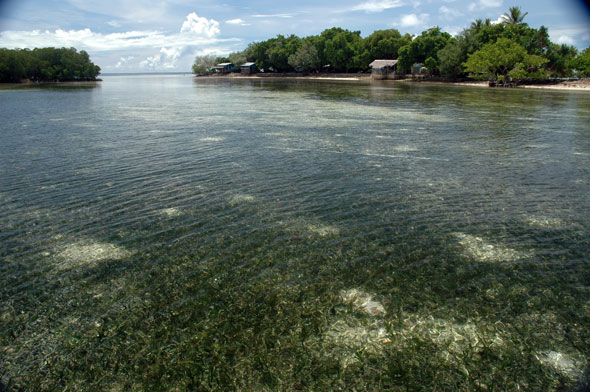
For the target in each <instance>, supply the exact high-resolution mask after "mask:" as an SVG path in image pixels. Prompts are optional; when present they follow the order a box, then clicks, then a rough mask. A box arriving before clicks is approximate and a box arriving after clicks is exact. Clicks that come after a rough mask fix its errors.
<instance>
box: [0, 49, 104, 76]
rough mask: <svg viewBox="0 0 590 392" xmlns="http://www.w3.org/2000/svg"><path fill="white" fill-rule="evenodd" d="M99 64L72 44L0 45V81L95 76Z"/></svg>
mask: <svg viewBox="0 0 590 392" xmlns="http://www.w3.org/2000/svg"><path fill="white" fill-rule="evenodd" d="M99 74H100V67H98V66H96V65H94V64H93V63H92V62H91V61H90V56H89V55H88V53H87V52H86V51H84V50H82V51H80V52H78V51H77V50H76V49H75V48H69V49H68V48H61V49H56V48H35V49H33V50H29V49H12V50H11V49H0V81H2V82H18V81H21V80H23V79H30V80H33V81H65V80H95V79H96V77H97V76H98V75H99Z"/></svg>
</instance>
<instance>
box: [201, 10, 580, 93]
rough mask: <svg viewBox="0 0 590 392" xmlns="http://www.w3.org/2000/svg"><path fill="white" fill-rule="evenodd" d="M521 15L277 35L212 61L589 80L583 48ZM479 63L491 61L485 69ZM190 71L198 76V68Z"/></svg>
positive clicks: (278, 68)
mask: <svg viewBox="0 0 590 392" xmlns="http://www.w3.org/2000/svg"><path fill="white" fill-rule="evenodd" d="M527 14H528V13H527V12H523V11H522V10H521V9H520V7H511V8H510V9H509V10H508V12H506V13H505V14H504V15H503V16H502V20H503V22H502V23H492V21H491V20H490V19H486V20H482V19H477V20H475V21H474V22H473V23H471V25H470V27H469V28H466V29H464V30H463V31H462V32H461V33H460V34H458V35H457V36H455V37H452V36H451V35H450V34H448V33H446V32H443V31H442V30H441V29H440V27H432V28H430V29H428V30H425V31H424V32H422V34H420V35H419V36H416V37H412V36H411V35H410V34H405V35H402V34H401V33H400V32H399V31H398V30H395V29H389V30H377V31H375V32H373V33H372V34H371V35H369V36H367V37H366V38H362V37H361V35H360V31H349V30H345V29H342V28H338V27H333V28H331V29H327V30H324V31H323V32H322V33H321V34H320V35H315V36H309V37H305V38H299V37H296V36H294V35H291V36H289V37H284V36H282V35H278V36H277V37H276V38H271V39H269V40H266V41H262V42H254V43H251V44H250V45H249V46H248V47H247V48H246V49H245V50H243V51H241V52H235V53H231V54H230V55H229V57H225V58H221V57H218V58H217V60H216V61H217V62H222V61H231V62H232V63H234V64H238V65H239V64H242V63H244V62H246V61H251V62H255V63H256V65H257V66H258V68H259V69H263V70H264V71H265V72H319V71H321V70H328V71H330V72H367V71H369V64H370V63H371V62H372V61H373V60H375V59H398V60H399V63H398V68H399V70H400V71H401V72H410V71H411V70H412V67H413V65H414V64H419V65H420V66H421V67H422V66H425V67H426V68H427V69H428V74H429V75H431V76H439V75H440V76H442V77H444V78H446V79H451V80H452V79H460V78H468V77H471V78H475V79H482V78H484V79H489V80H490V81H491V82H493V83H496V82H497V81H501V82H502V83H501V85H503V86H509V85H514V84H516V83H518V82H519V81H520V80H522V79H542V78H547V77H569V76H576V75H577V76H588V75H590V66H589V63H590V60H588V57H589V54H588V50H585V51H584V52H582V54H580V55H578V51H577V49H576V48H575V47H573V46H570V45H565V44H562V45H559V44H556V43H553V42H551V41H550V40H549V31H548V29H547V27H545V26H541V27H539V28H538V29H535V28H532V27H529V26H528V25H527V24H526V23H525V22H524V19H525V17H526V16H527ZM494 45H495V46H494ZM504 50H508V51H509V53H504V52H503V51H504ZM492 52H494V53H496V54H498V53H501V54H500V57H501V58H502V59H503V60H500V59H490V58H489V57H490V55H492ZM577 55H578V56H577ZM576 56H577V57H576ZM201 57H203V56H199V57H197V60H196V62H195V64H197V63H200V61H201ZM486 58H488V59H489V60H490V61H491V60H493V61H492V62H494V64H491V63H490V64H487V63H486V61H485V60H486ZM501 61H505V62H506V64H501V63H500V62H501ZM496 63H497V64H496ZM197 71H198V72H195V73H202V72H203V70H202V68H200V67H198V68H197Z"/></svg>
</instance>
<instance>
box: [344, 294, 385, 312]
mask: <svg viewBox="0 0 590 392" xmlns="http://www.w3.org/2000/svg"><path fill="white" fill-rule="evenodd" d="M340 298H341V299H342V300H343V301H344V302H347V303H352V305H354V306H355V307H356V308H357V309H358V310H360V311H362V312H364V313H366V314H368V315H369V316H383V315H385V308H384V307H383V305H381V303H380V302H378V301H375V300H374V299H373V297H372V296H371V295H370V294H369V293H366V292H364V291H362V290H359V289H350V290H342V291H341V292H340Z"/></svg>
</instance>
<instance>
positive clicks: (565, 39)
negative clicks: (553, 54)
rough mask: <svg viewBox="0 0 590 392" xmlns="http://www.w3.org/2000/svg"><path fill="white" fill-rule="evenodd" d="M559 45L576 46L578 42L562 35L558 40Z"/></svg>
mask: <svg viewBox="0 0 590 392" xmlns="http://www.w3.org/2000/svg"><path fill="white" fill-rule="evenodd" d="M557 43H558V44H567V45H574V44H575V43H576V41H575V40H574V39H573V38H572V37H570V36H568V35H560V36H559V37H558V38H557Z"/></svg>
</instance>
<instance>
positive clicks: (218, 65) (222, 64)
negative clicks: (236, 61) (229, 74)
mask: <svg viewBox="0 0 590 392" xmlns="http://www.w3.org/2000/svg"><path fill="white" fill-rule="evenodd" d="M228 65H232V63H219V64H217V65H216V67H227V66H228Z"/></svg>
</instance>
